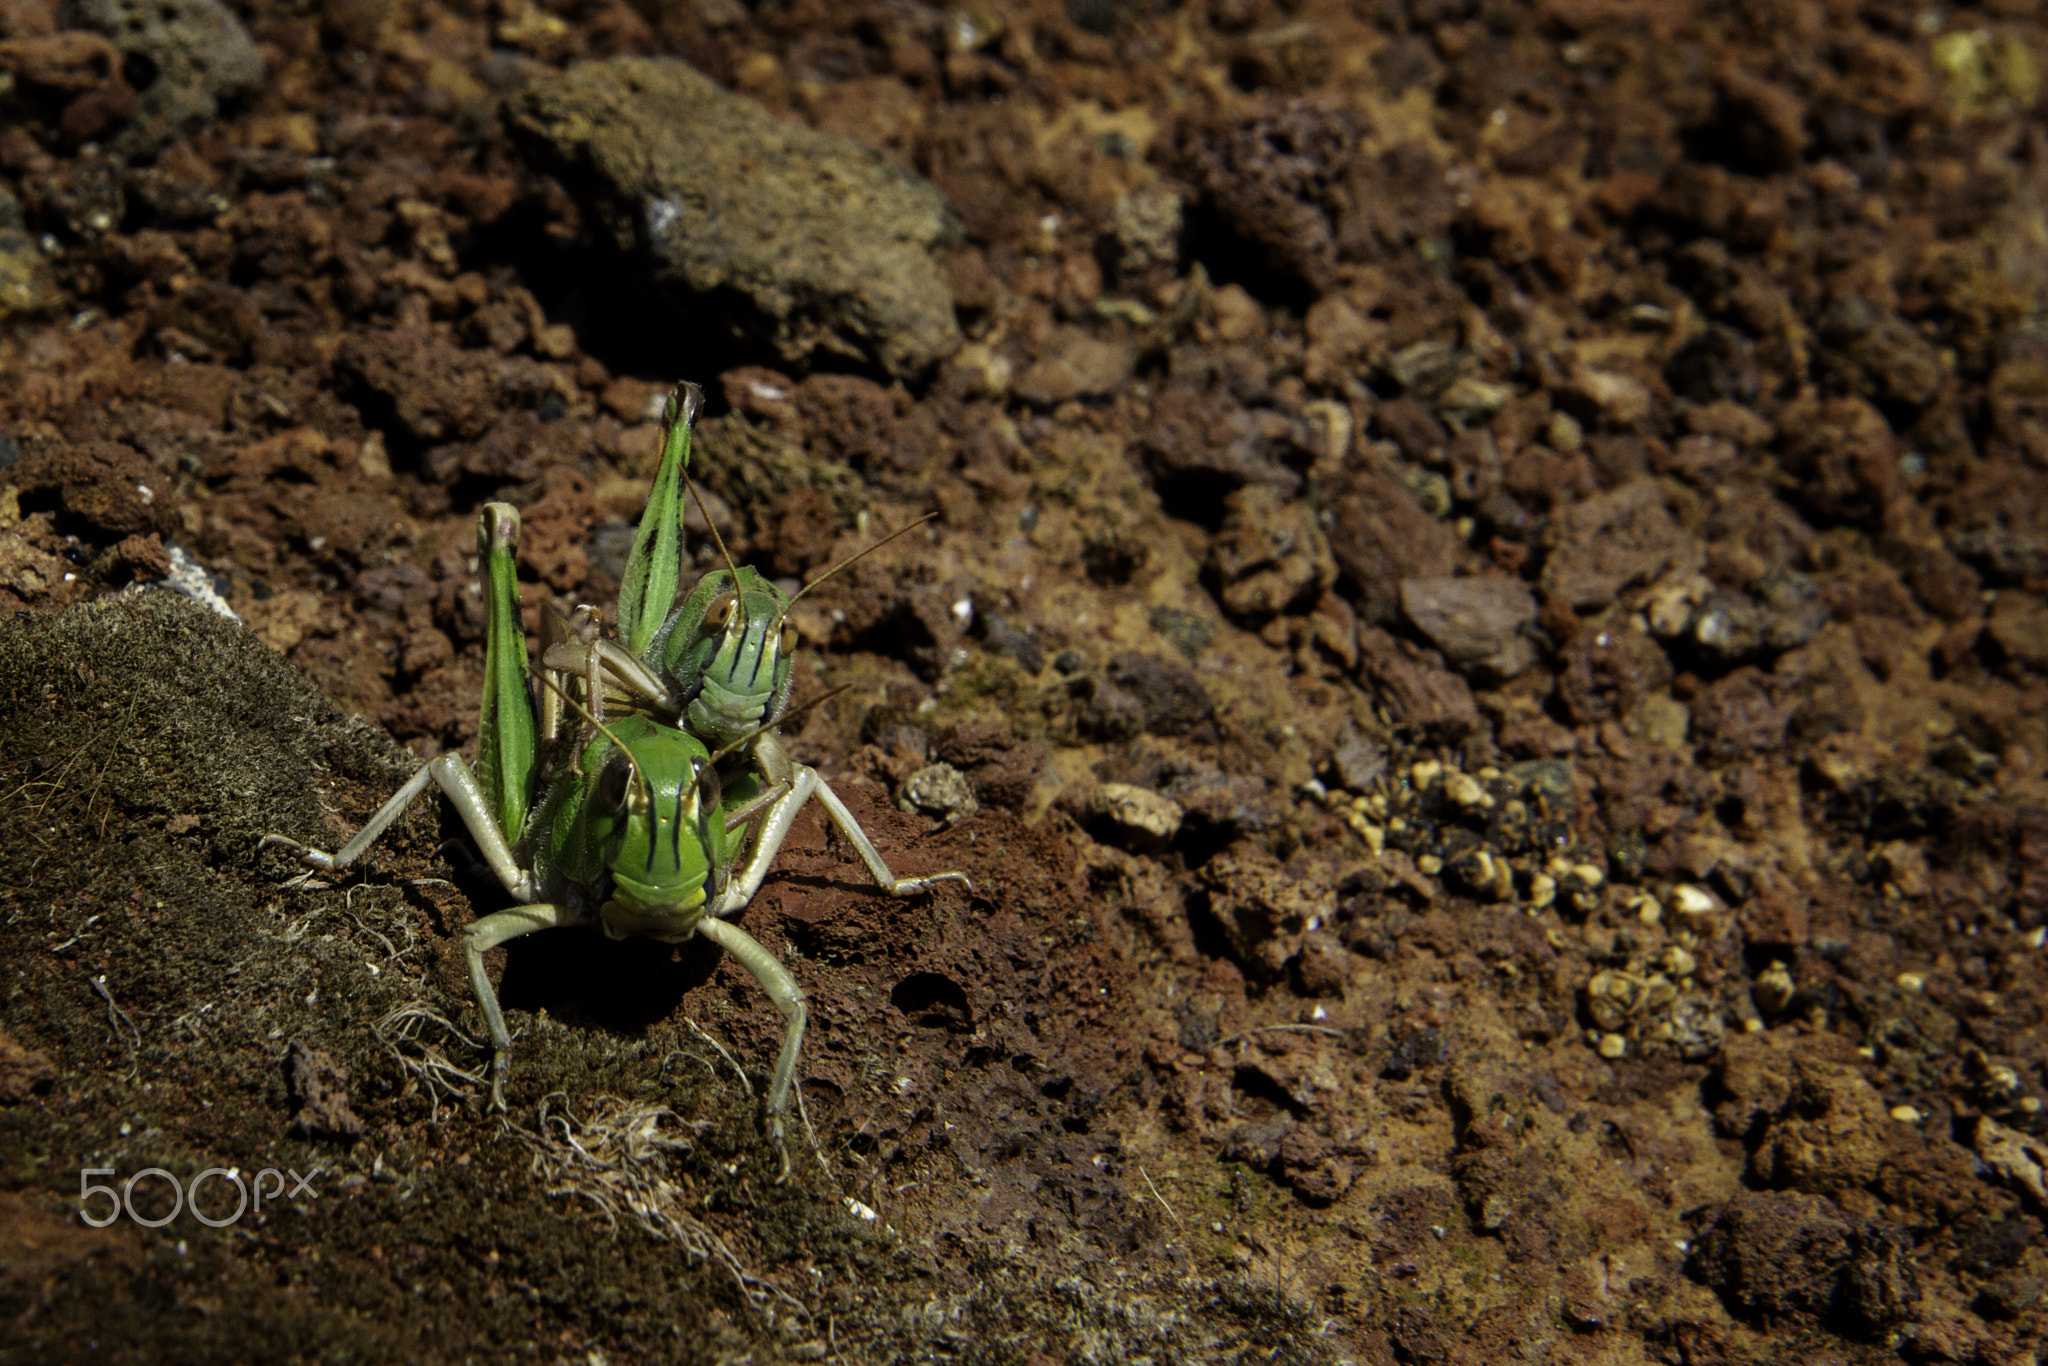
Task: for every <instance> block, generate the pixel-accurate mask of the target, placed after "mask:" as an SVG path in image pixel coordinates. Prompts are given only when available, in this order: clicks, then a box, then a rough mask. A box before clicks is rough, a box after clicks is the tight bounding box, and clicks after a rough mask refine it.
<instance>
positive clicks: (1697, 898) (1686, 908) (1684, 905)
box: [1671, 882, 1715, 915]
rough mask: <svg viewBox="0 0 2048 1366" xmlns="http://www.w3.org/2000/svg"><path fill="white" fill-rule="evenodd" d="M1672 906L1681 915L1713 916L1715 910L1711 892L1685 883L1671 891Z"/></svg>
mask: <svg viewBox="0 0 2048 1366" xmlns="http://www.w3.org/2000/svg"><path fill="white" fill-rule="evenodd" d="M1671 905H1672V906H1673V908H1674V909H1676V910H1677V912H1678V913H1679V914H1680V915H1712V914H1713V913H1714V910H1715V902H1714V897H1713V894H1712V893H1711V892H1709V891H1707V890H1706V889H1705V888H1704V887H1695V886H1693V885H1692V884H1691V883H1685V882H1682V883H1680V884H1679V885H1678V886H1676V887H1673V888H1672V889H1671Z"/></svg>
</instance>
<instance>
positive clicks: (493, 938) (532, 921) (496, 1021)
mask: <svg viewBox="0 0 2048 1366" xmlns="http://www.w3.org/2000/svg"><path fill="white" fill-rule="evenodd" d="M587 919H588V917H586V916H584V915H582V914H580V913H578V912H576V911H574V910H572V909H570V908H569V907H567V906H557V905H550V904H547V903H536V904H534V905H529V906H514V907H513V908H512V909H511V910H509V911H499V912H498V913H497V914H496V915H487V916H485V917H484V918H483V919H482V920H477V921H472V922H471V923H470V926H469V928H468V929H466V930H464V931H463V932H462V951H463V954H464V956H465V957H467V958H468V959H469V985H470V987H471V989H473V990H474V991H475V992H476V1003H477V1005H478V1006H479V1007H481V1008H482V1010H483V1012H484V1024H485V1026H486V1027H488V1028H489V1030H490V1034H491V1107H492V1108H493V1109H497V1110H502V1109H504V1108H505V1074H506V1073H508V1072H510V1071H511V1070H512V1033H511V1031H510V1030H508V1029H506V1028H505V1013H504V1011H502V1010H500V1009H499V1008H498V993H497V990H496V989H495V988H493V987H492V986H491V978H490V974H489V973H487V972H485V971H484V955H485V954H487V953H489V952H490V951H491V950H492V949H495V948H497V947H498V946H499V945H500V944H503V943H505V942H506V941H507V940H512V939H517V938H518V937H519V936H520V935H522V934H532V933H533V932H534V931H535V930H552V929H559V928H561V927H562V926H565V925H581V924H584V923H586V921H587Z"/></svg>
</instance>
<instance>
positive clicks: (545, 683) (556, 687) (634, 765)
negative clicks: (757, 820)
mask: <svg viewBox="0 0 2048 1366" xmlns="http://www.w3.org/2000/svg"><path fill="white" fill-rule="evenodd" d="M526 669H527V672H528V673H531V674H532V675H533V676H534V677H535V678H537V679H539V680H540V682H541V686H542V687H544V688H547V689H548V690H549V691H550V692H552V693H554V695H555V696H557V697H559V698H561V699H562V700H563V701H564V702H567V703H568V704H569V705H570V707H571V708H573V709H574V710H575V712H576V714H577V715H578V716H581V717H582V718H583V719H584V720H586V721H588V722H589V723H590V724H591V725H593V726H595V727H596V728H597V733H598V734H599V735H602V736H603V737H604V738H605V739H607V740H609V741H611V742H612V744H613V745H614V746H616V747H617V749H618V751H619V753H621V754H623V755H625V756H626V766H627V767H628V768H630V769H632V770H633V776H634V777H635V778H637V779H639V780H640V788H641V790H642V791H643V792H645V793H646V794H647V809H648V810H649V811H652V810H653V809H654V784H653V782H651V781H650V780H649V779H648V777H647V775H646V774H645V773H642V772H641V771H640V761H639V760H638V759H635V758H634V757H633V751H632V750H630V749H628V748H626V742H625V741H624V740H621V739H620V738H619V737H618V736H617V735H615V734H613V732H612V728H611V727H610V726H607V725H606V724H605V723H604V722H602V721H600V720H598V719H597V718H596V717H595V716H593V715H591V714H590V710H589V708H587V707H585V706H584V705H583V704H582V703H581V702H578V701H577V700H576V699H575V698H573V697H571V696H569V694H568V693H566V692H564V691H563V690H562V685H561V684H559V683H557V682H555V680H554V679H552V678H549V677H548V675H547V671H545V670H543V669H537V668H535V667H534V666H533V664H532V663H531V662H529V663H528V664H527V666H526ZM692 786H695V784H694V783H693V784H692Z"/></svg>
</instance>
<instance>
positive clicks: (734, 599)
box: [704, 593, 740, 631]
mask: <svg viewBox="0 0 2048 1366" xmlns="http://www.w3.org/2000/svg"><path fill="white" fill-rule="evenodd" d="M739 600H740V597H739V594H737V593H723V594H720V595H719V596H718V597H715V598H713V599H712V600H711V605H710V606H709V607H707V608H705V609H704V629H705V630H707V631H723V630H724V629H725V624H726V623H727V622H728V621H731V620H732V609H733V608H734V607H736V606H737V605H738V604H739Z"/></svg>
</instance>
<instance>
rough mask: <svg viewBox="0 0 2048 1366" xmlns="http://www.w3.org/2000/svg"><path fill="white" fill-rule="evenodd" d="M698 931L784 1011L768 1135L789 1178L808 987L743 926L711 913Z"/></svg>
mask: <svg viewBox="0 0 2048 1366" xmlns="http://www.w3.org/2000/svg"><path fill="white" fill-rule="evenodd" d="M697 933H699V934H701V935H703V936H704V937H705V938H706V939H709V940H710V941H711V942H712V943H714V944H716V945H718V947H720V948H722V949H724V950H725V951H726V952H727V953H729V954H731V955H732V956H733V957H734V958H736V959H738V960H739V964H740V966H741V967H743V968H745V969H746V970H747V971H748V972H750V973H752V974H753V976H754V980H755V981H756V982H759V983H760V984H761V990H763V991H765V992H767V993H768V999H769V1000H770V1001H772V1002H774V1004H775V1009H776V1010H778V1011H780V1012H781V1014H782V1018H783V1021H784V1028H783V1033H782V1052H781V1053H780V1054H779V1055H777V1057H776V1059H775V1076H774V1078H773V1079H772V1080H770V1081H769V1083H768V1138H769V1140H770V1141H771V1142H773V1143H774V1144H775V1151H776V1152H777V1153H778V1154H779V1155H780V1156H781V1158H782V1175H783V1178H784V1179H785V1180H787V1179H788V1177H789V1152H788V1150H787V1149H786V1148H785V1147H784V1146H783V1141H782V1140H783V1134H782V1113H783V1111H784V1110H786V1109H788V1108H789V1087H790V1083H791V1082H792V1081H794V1080H795V1078H796V1059H797V1053H798V1051H799V1050H800V1049H802V1047H803V1043H804V1023H805V1021H806V1020H807V1019H808V1018H809V1014H810V1012H809V1009H808V1008H807V1007H806V1006H805V1004H804V990H803V988H802V987H800V986H798V985H797V984H796V978H794V977H792V976H790V975H789V969H788V968H785V967H784V966H782V964H781V963H778V962H777V961H776V960H775V955H774V954H772V953H770V952H768V950H767V949H765V948H763V947H762V946H761V941H760V940H758V939H756V938H754V936H752V935H751V934H748V933H747V932H746V931H745V930H743V929H741V928H740V927H739V926H737V925H728V924H726V923H725V922H724V921H723V920H716V919H712V918H709V917H707V918H705V919H704V920H700V921H698V922H697Z"/></svg>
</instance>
